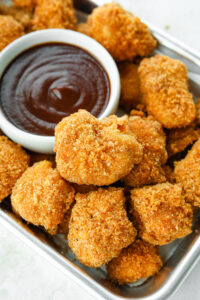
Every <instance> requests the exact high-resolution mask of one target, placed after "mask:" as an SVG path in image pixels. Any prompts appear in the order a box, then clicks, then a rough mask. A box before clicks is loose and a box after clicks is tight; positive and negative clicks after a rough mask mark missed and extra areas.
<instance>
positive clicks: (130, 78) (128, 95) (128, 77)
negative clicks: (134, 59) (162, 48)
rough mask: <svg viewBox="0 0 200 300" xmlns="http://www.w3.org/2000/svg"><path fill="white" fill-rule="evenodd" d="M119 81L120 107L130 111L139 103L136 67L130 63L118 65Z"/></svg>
mask: <svg viewBox="0 0 200 300" xmlns="http://www.w3.org/2000/svg"><path fill="white" fill-rule="evenodd" d="M118 68H119V73H120V80H121V98H120V105H121V106H122V107H123V108H124V109H125V110H126V111H128V112H129V111H130V110H131V109H132V108H135V107H136V106H137V105H138V104H140V102H141V98H140V82H139V76H138V66H137V65H135V64H133V63H131V62H124V63H120V64H118Z"/></svg>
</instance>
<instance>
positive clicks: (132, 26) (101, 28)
mask: <svg viewBox="0 0 200 300" xmlns="http://www.w3.org/2000/svg"><path fill="white" fill-rule="evenodd" d="M88 25H89V32H90V36H91V37H93V38H94V39H95V40H97V41H98V42H99V43H100V44H102V45H103V46H104V47H105V48H106V49H107V50H108V51H109V52H110V54H111V55H112V56H113V58H114V59H116V60H117V61H123V60H132V59H133V58H134V57H135V56H148V55H149V54H151V52H152V51H153V50H154V48H155V47H156V45H157V41H156V40H155V39H154V37H153V36H152V34H151V33H150V31H149V29H148V27H147V26H146V25H145V24H144V23H142V22H141V21H140V19H139V18H137V17H135V16H134V15H133V14H132V13H130V12H128V11H126V10H124V9H123V8H122V6H121V5H119V4H118V3H115V2H114V3H108V4H105V5H103V6H100V7H98V8H96V9H94V10H93V12H92V13H91V15H90V16H89V17H88Z"/></svg>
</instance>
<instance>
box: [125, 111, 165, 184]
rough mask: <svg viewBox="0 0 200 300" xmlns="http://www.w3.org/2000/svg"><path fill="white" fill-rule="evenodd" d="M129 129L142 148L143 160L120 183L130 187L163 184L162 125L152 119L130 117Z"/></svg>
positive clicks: (163, 136) (163, 147) (163, 143)
mask: <svg viewBox="0 0 200 300" xmlns="http://www.w3.org/2000/svg"><path fill="white" fill-rule="evenodd" d="M129 128H130V130H131V132H132V134H134V135H135V137H136V139H137V141H138V142H139V143H141V145H142V146H143V159H142V161H141V162H140V163H139V164H138V165H135V166H134V167H133V169H132V170H131V172H130V173H129V174H128V175H127V176H126V177H124V178H123V179H122V181H123V182H124V183H125V184H126V185H128V186H131V187H139V186H142V185H145V184H155V183H162V182H165V181H166V177H165V172H164V170H163V167H162V166H163V165H164V164H165V162H166V160H167V152H166V149H165V147H166V137H165V134H164V132H163V130H162V125H161V124H160V123H159V122H157V121H155V120H154V119H153V118H152V117H147V118H145V117H143V118H142V117H139V116H131V117H130V118H129Z"/></svg>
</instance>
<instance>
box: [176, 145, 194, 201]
mask: <svg viewBox="0 0 200 300" xmlns="http://www.w3.org/2000/svg"><path fill="white" fill-rule="evenodd" d="M174 173H175V177H176V180H177V182H178V183H181V184H182V186H183V189H184V192H185V197H186V200H187V201H188V202H190V203H191V204H192V205H193V206H197V207H200V139H199V140H198V141H197V142H196V143H195V144H194V145H193V147H192V149H191V150H190V151H189V152H188V154H187V155H186V157H185V158H184V159H183V160H181V161H179V162H177V163H175V169H174Z"/></svg>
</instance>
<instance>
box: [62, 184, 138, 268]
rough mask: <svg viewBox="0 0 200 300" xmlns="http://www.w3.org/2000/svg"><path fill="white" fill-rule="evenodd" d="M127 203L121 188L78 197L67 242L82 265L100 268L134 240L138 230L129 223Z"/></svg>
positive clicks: (101, 190)
mask: <svg viewBox="0 0 200 300" xmlns="http://www.w3.org/2000/svg"><path fill="white" fill-rule="evenodd" d="M125 201H126V199H125V196H124V193H123V189H120V188H112V187H109V188H108V189H107V190H106V189H102V188H99V189H98V191H95V192H90V193H88V194H76V203H75V205H74V207H73V209H72V215H71V219H70V224H69V234H68V242H69V246H70V248H71V249H72V251H73V252H74V253H75V255H76V256H77V258H78V259H79V260H80V262H81V263H83V264H84V265H86V266H88V267H100V266H102V265H104V264H105V263H107V262H109V261H110V260H111V259H112V258H114V257H116V256H118V255H119V253H120V251H121V250H122V249H123V248H125V247H127V246H128V245H130V244H131V243H132V242H133V241H134V240H135V237H136V229H135V228H134V227H133V225H132V223H131V222H130V221H129V220H128V217H127V214H126V210H125Z"/></svg>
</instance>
